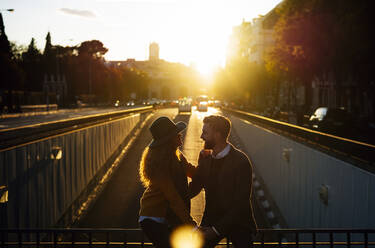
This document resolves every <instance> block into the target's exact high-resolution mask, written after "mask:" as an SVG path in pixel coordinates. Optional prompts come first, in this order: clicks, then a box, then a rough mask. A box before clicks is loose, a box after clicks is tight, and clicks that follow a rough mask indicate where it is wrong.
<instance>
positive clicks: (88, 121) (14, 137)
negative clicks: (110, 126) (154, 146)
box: [0, 106, 153, 152]
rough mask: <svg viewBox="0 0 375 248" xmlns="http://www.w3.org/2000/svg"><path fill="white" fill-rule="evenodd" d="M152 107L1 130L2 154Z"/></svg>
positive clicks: (0, 143) (0, 149) (149, 109)
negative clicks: (26, 144)
mask: <svg viewBox="0 0 375 248" xmlns="http://www.w3.org/2000/svg"><path fill="white" fill-rule="evenodd" d="M152 109H153V107H152V106H146V107H140V108H132V109H126V110H122V111H113V112H109V113H100V114H93V115H87V116H80V117H74V118H69V119H64V120H56V121H50V122H43V123H38V124H33V125H27V126H21V127H14V128H8V129H2V130H0V152H1V151H6V150H9V149H12V148H14V147H16V146H20V145H22V144H25V143H29V142H31V141H33V140H37V139H41V138H44V137H48V136H51V135H55V134H56V133H59V134H61V133H64V132H68V131H71V130H74V129H78V128H79V127H82V126H89V125H92V124H99V123H104V122H107V121H113V120H116V119H118V118H123V117H124V116H128V115H130V114H134V113H144V112H148V111H151V110H152Z"/></svg>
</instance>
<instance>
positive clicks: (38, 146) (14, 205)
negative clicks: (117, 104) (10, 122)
mask: <svg viewBox="0 0 375 248" xmlns="http://www.w3.org/2000/svg"><path fill="white" fill-rule="evenodd" d="M140 119H141V117H140V115H139V114H136V115H131V116H128V117H125V118H122V119H120V120H116V121H112V122H108V123H105V124H100V125H97V126H93V127H89V128H85V129H82V130H77V131H74V132H71V133H68V134H64V135H60V136H57V137H53V138H48V139H44V140H42V141H38V142H35V143H32V144H28V145H24V146H21V147H18V148H15V149H13V150H9V151H4V152H0V186H6V187H7V190H8V202H7V203H2V204H0V205H2V206H1V209H2V211H6V214H5V215H4V213H2V215H0V216H3V217H4V216H7V220H4V219H2V220H1V221H0V224H2V226H5V227H8V228H36V227H38V228H46V227H51V226H53V225H55V224H56V222H57V221H58V220H59V219H60V218H61V217H62V215H63V214H64V212H65V211H66V210H67V209H69V208H70V206H71V204H72V203H73V202H74V201H75V199H76V198H77V197H78V196H79V195H80V193H81V192H82V191H83V190H85V188H86V186H87V185H88V183H89V182H90V180H91V179H92V178H93V177H94V176H95V174H96V173H97V172H98V171H99V170H100V169H101V168H102V166H103V165H104V164H105V163H106V161H107V160H108V159H109V158H110V157H111V155H112V154H113V152H114V151H115V150H116V149H117V148H118V147H119V145H120V144H121V143H122V142H123V141H124V139H125V138H126V137H127V136H128V134H129V133H130V132H131V131H132V130H133V128H134V127H135V126H136V124H137V123H138V122H139V121H140ZM4 204H6V208H5V207H4Z"/></svg>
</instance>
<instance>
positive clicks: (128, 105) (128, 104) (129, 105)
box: [126, 101, 135, 107]
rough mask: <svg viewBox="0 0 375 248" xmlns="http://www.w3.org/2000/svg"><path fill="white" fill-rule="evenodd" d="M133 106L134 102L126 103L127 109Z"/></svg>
mask: <svg viewBox="0 0 375 248" xmlns="http://www.w3.org/2000/svg"><path fill="white" fill-rule="evenodd" d="M134 105H135V103H134V101H129V102H127V103H126V106H127V107H133V106H134Z"/></svg>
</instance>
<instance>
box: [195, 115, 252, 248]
mask: <svg viewBox="0 0 375 248" xmlns="http://www.w3.org/2000/svg"><path fill="white" fill-rule="evenodd" d="M230 129H231V123H230V120H229V119H227V118H226V117H224V116H218V115H211V116H208V117H205V118H204V120H203V129H202V135H201V138H202V139H203V140H204V142H205V144H204V148H205V149H206V150H207V149H209V150H211V155H209V156H204V155H203V154H204V152H201V153H200V158H199V162H198V167H197V170H196V172H195V175H194V176H193V178H192V182H191V183H190V184H189V196H190V197H191V198H192V197H194V196H196V195H197V194H198V193H199V192H200V191H201V189H202V188H204V190H205V201H206V206H205V210H204V214H203V219H202V223H201V225H200V230H201V231H202V233H203V236H204V240H205V241H204V247H205V248H206V247H214V246H215V245H216V244H217V243H218V242H219V241H220V240H221V239H222V238H224V237H227V238H229V239H230V240H231V241H232V242H233V244H234V246H235V247H237V248H239V247H241V248H242V247H249V246H250V243H251V241H252V234H255V233H256V230H257V226H256V223H255V220H254V216H253V210H252V206H251V187H252V165H251V163H250V161H249V159H248V157H247V156H246V155H245V154H244V153H243V152H241V151H240V150H238V149H236V148H235V147H234V146H233V145H232V144H230V143H229V142H228V136H229V133H230ZM202 155H203V156H202Z"/></svg>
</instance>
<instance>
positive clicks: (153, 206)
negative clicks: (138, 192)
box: [139, 117, 196, 248]
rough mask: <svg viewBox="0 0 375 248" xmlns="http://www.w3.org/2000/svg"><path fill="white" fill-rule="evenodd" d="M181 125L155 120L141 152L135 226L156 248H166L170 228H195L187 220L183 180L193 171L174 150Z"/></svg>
mask: <svg viewBox="0 0 375 248" xmlns="http://www.w3.org/2000/svg"><path fill="white" fill-rule="evenodd" d="M185 128H186V124H185V123H184V122H178V123H176V124H175V123H173V122H172V121H171V120H170V119H169V118H168V117H160V118H158V119H156V120H155V121H154V122H153V123H152V124H151V126H150V132H151V134H152V136H153V141H152V142H151V143H150V145H149V146H148V147H147V148H146V149H145V151H144V152H143V156H142V160H141V163H140V169H139V174H140V178H141V181H142V183H143V185H144V186H145V187H146V190H145V191H144V193H143V196H142V198H141V201H140V203H141V208H140V211H139V216H140V217H139V223H140V226H141V228H142V230H143V232H144V233H145V234H146V236H147V237H148V238H149V239H150V240H151V242H152V243H153V244H154V246H155V247H157V248H165V247H170V244H169V236H170V228H174V227H176V226H177V225H182V224H187V225H193V226H196V222H195V221H194V220H193V219H192V218H191V216H190V199H189V197H188V193H187V187H188V184H187V178H186V176H190V177H191V176H192V174H193V173H194V170H195V167H194V166H192V165H190V164H188V162H187V161H186V159H185V157H184V156H183V155H182V153H181V152H180V151H179V150H178V147H180V146H181V145H182V141H181V134H180V132H181V131H183V130H184V129H185Z"/></svg>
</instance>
